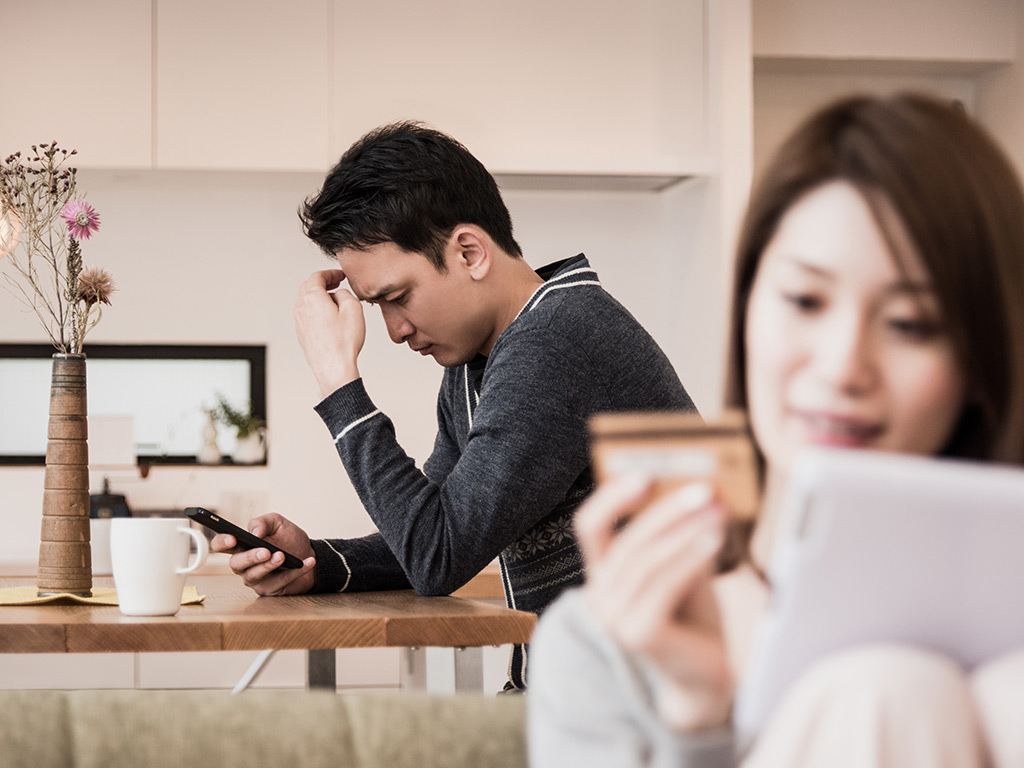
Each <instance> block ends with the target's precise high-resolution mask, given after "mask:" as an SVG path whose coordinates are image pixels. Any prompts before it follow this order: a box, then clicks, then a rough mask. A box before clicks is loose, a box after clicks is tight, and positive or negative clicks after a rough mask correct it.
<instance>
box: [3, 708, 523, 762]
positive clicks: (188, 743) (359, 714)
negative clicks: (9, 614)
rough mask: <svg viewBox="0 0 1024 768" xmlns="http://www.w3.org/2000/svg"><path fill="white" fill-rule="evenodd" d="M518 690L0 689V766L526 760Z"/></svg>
mask: <svg viewBox="0 0 1024 768" xmlns="http://www.w3.org/2000/svg"><path fill="white" fill-rule="evenodd" d="M524 712H525V700H524V699H523V697H521V696H497V697H496V696H483V695H481V696H469V695H458V696H446V697H442V696H426V695H416V694H397V693H395V694H340V695H337V694H333V693H330V692H301V691H247V692H245V693H243V694H241V695H239V696H231V695H229V694H228V693H226V692H224V693H222V692H214V691H0V767H2V768H15V767H17V768H21V767H22V766H25V768H30V767H31V768H49V767H50V766H74V767H75V768H119V767H120V766H131V768H160V767H161V766H186V767H187V768H206V767H207V766H211V767H217V768H221V767H223V768H235V767H237V768H259V767H260V766H274V768H319V767H320V766H323V767H324V768H327V767H328V766H329V767H330V768H435V766H436V767H437V768H441V766H445V768H478V767H479V768H484V767H486V768H505V767H506V766H507V767H508V768H513V767H514V768H525V766H526V753H525V738H524Z"/></svg>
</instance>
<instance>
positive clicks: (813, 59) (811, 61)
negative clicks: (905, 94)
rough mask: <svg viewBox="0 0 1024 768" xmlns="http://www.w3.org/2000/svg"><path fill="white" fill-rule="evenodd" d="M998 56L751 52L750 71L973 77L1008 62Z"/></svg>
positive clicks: (781, 73) (765, 72) (782, 73)
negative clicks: (833, 55) (835, 55)
mask: <svg viewBox="0 0 1024 768" xmlns="http://www.w3.org/2000/svg"><path fill="white" fill-rule="evenodd" d="M1009 63H1010V62H1007V61H1005V60H1002V59H992V60H978V59H942V60H938V59H913V58H906V59H897V58H885V59H876V58H870V59H869V58H852V57H851V58H831V57H822V56H755V57H754V74H757V75H760V74H773V75H869V76H870V75H906V76H915V75H926V76H933V77H974V76H976V75H980V74H983V73H985V72H991V71H992V70H994V69H996V68H998V67H1001V66H1004V65H1006V64H1009Z"/></svg>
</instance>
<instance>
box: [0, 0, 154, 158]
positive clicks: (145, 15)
mask: <svg viewBox="0 0 1024 768" xmlns="http://www.w3.org/2000/svg"><path fill="white" fill-rule="evenodd" d="M151 28H152V25H151V9H150V4H149V3H140V2H138V0H90V2H88V3H69V2H62V1H61V0H33V2H4V3H3V4H2V5H0V29H2V30H3V58H4V83H3V89H2V96H0V153H2V156H3V157H6V156H7V155H9V154H12V153H13V152H16V151H18V150H21V151H22V152H25V151H27V150H28V149H29V147H31V146H32V145H33V144H39V143H40V142H49V141H53V140H56V141H57V142H58V144H59V145H60V146H62V147H65V148H67V149H69V150H70V149H77V150H78V152H79V154H78V156H77V157H76V158H75V164H76V165H77V166H78V167H80V168H88V167H107V168H148V167H150V165H151V162H152V149H153V148H152V33H151Z"/></svg>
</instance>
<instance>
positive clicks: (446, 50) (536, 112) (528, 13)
mask: <svg viewBox="0 0 1024 768" xmlns="http://www.w3.org/2000/svg"><path fill="white" fill-rule="evenodd" d="M334 3H335V5H334V8H335V10H334V84H333V88H334V125H335V130H334V133H333V136H332V145H331V146H332V149H333V151H334V154H338V153H340V152H341V151H343V150H344V149H345V148H346V147H347V146H348V145H349V144H350V143H351V142H352V141H354V140H355V139H356V138H358V137H359V136H360V135H362V134H363V133H365V132H366V131H368V130H370V129H372V128H374V127H375V126H377V125H379V124H382V123H386V122H390V121H393V120H398V119H418V120H422V121H425V122H427V123H429V124H431V125H433V126H435V127H437V128H439V129H441V130H443V131H446V132H448V133H450V134H452V135H453V136H455V137H456V138H458V139H459V140H460V141H462V142H463V143H464V144H466V146H467V147H469V149H470V151H472V152H473V153H474V154H476V155H477V157H479V158H480V159H481V160H482V161H483V162H484V164H485V165H487V166H488V168H490V169H491V170H492V171H494V172H498V173H502V172H512V173H518V174H534V173H537V174H545V173H546V174H552V173H553V174H565V173H568V174H573V173H585V174H586V173H589V174H600V173H611V174H623V173H625V174H628V173H633V172H636V173H646V174H653V173H658V172H662V171H668V172H674V171H677V170H684V171H685V170H687V169H685V168H681V166H683V165H685V164H686V163H687V161H688V158H690V157H692V156H704V155H705V154H706V151H707V136H706V133H707V131H706V127H705V107H704V105H705V100H706V93H705V89H706V85H705V82H706V62H705V51H704V37H705V19H704V2H703V0H599V1H597V2H595V0H558V1H557V2H551V0H488V1H487V2H481V0H431V1H430V2H422V1H421V0H381V2H366V1H365V0H334Z"/></svg>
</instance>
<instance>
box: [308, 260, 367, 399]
mask: <svg viewBox="0 0 1024 768" xmlns="http://www.w3.org/2000/svg"><path fill="white" fill-rule="evenodd" d="M344 279H345V273H344V272H342V271H341V270H340V269H326V270H323V271H321V272H314V273H313V274H312V275H310V276H309V279H308V280H306V282H304V283H303V284H302V285H301V286H300V288H299V297H298V299H297V300H296V302H295V334H296V335H297V336H298V338H299V346H301V347H302V352H303V354H304V355H305V356H306V363H307V364H308V365H309V368H310V370H312V371H313V376H314V377H315V378H316V381H317V384H318V385H319V386H320V396H321V397H327V396H328V395H329V394H331V393H332V392H334V391H335V390H336V389H339V388H340V387H343V386H345V385H346V384H348V383H349V382H351V381H355V380H356V379H358V378H359V368H358V367H357V365H356V360H357V358H358V357H359V352H360V351H361V350H362V348H363V343H364V342H365V341H366V320H365V318H364V317H363V308H362V307H361V306H360V305H359V300H358V299H357V298H356V297H355V296H353V295H352V292H351V291H349V290H348V289H347V288H340V287H339V286H340V285H341V283H342V281H343V280H344ZM328 291H333V293H328Z"/></svg>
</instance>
